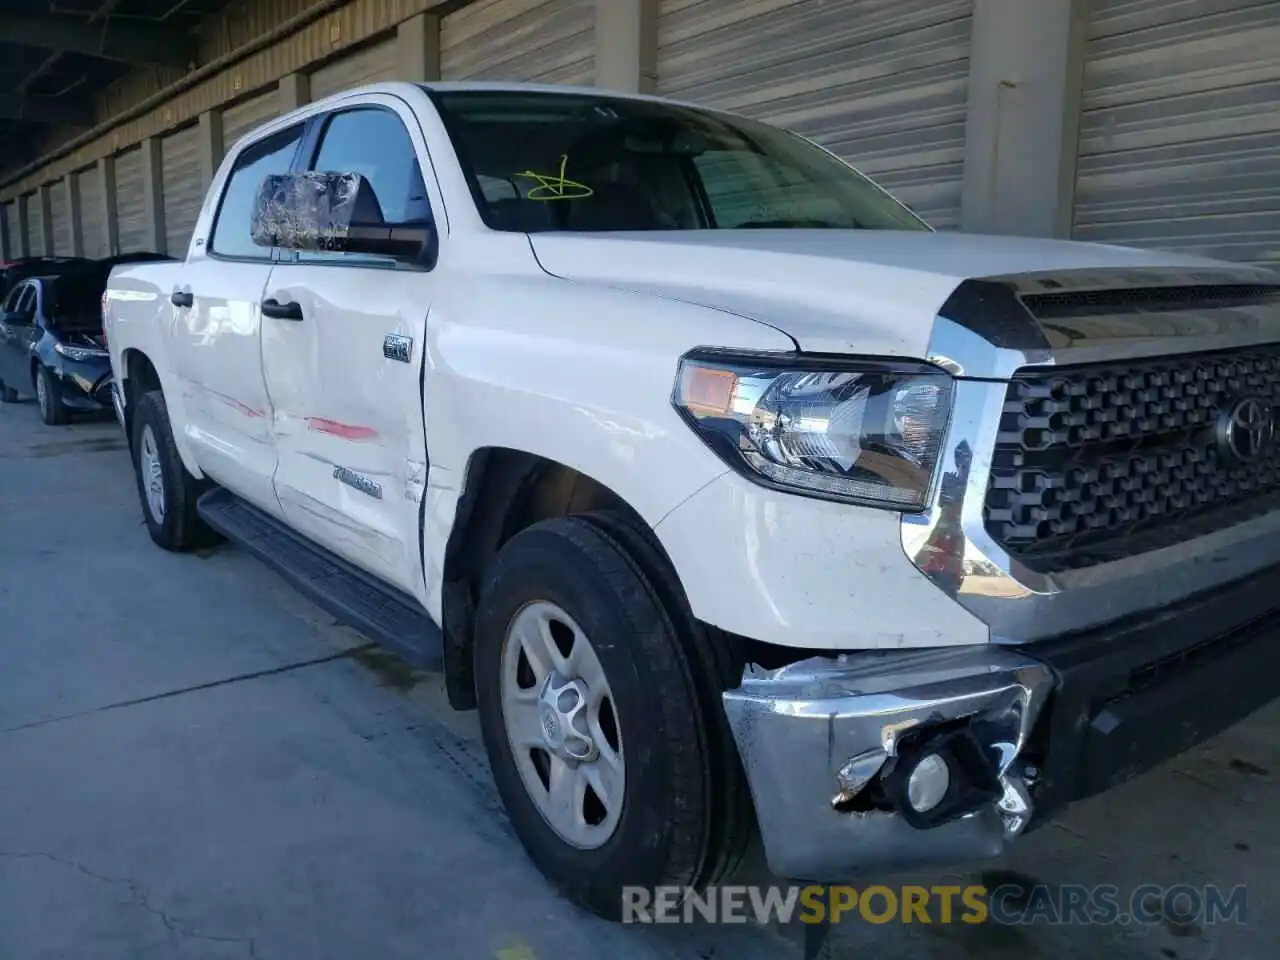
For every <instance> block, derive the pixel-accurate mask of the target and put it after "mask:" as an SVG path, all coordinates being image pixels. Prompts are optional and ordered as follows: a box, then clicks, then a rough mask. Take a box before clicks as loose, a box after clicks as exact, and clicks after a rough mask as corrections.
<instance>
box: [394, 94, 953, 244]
mask: <svg viewBox="0 0 1280 960" xmlns="http://www.w3.org/2000/svg"><path fill="white" fill-rule="evenodd" d="M418 86H419V89H421V90H422V91H423V92H424V93H425V94H426V95H427V97H428V98H429V99H430V100H431V103H432V105H433V106H434V107H435V108H436V113H437V115H438V117H439V119H440V123H441V125H442V126H443V127H444V129H445V132H446V133H447V134H448V136H449V140H450V146H451V147H452V148H453V152H454V156H455V157H456V158H457V161H458V165H459V167H460V168H461V172H462V176H463V180H464V181H465V183H466V185H467V188H468V191H469V193H470V194H471V202H472V204H473V206H474V209H475V211H476V214H477V216H478V217H479V218H480V221H481V223H483V224H484V226H485V227H486V228H488V229H489V230H492V231H494V232H497V233H517V234H519V233H529V231H528V230H524V229H520V228H518V227H513V226H509V225H504V224H501V223H498V222H496V218H495V217H494V215H493V211H492V209H491V207H490V203H489V200H488V199H487V198H486V197H485V196H484V192H483V189H482V187H481V182H480V179H481V175H480V174H478V173H477V171H476V169H475V166H474V165H473V163H472V161H471V158H470V156H469V153H468V149H467V146H466V143H465V141H464V139H463V138H462V137H461V136H460V135H459V133H460V132H459V121H458V117H457V116H456V114H455V113H454V112H453V110H452V108H451V107H450V106H449V103H448V101H449V100H451V99H463V98H471V97H475V98H477V99H478V98H481V97H484V96H506V97H511V96H528V97H531V98H564V99H573V100H577V101H585V102H587V103H591V102H595V103H599V104H600V105H604V106H608V105H611V104H644V105H646V106H653V107H658V108H661V109H666V110H670V111H672V112H673V113H674V114H677V115H678V114H681V113H688V114H693V115H694V116H695V117H698V118H699V119H709V120H711V121H713V122H716V123H720V124H724V125H726V126H728V127H729V128H730V129H732V130H734V131H735V132H739V133H742V134H744V135H746V136H747V137H751V136H752V135H753V134H754V135H755V136H757V137H758V136H761V135H763V136H765V137H770V138H777V139H779V140H781V141H783V142H788V141H789V143H788V146H790V147H792V148H793V149H795V150H796V151H797V152H803V151H808V152H813V153H814V154H816V155H819V156H821V162H823V163H826V164H829V165H830V169H831V170H832V171H835V170H839V171H841V172H842V173H844V174H847V176H848V178H849V181H850V183H851V184H856V185H857V186H858V187H861V188H863V189H866V190H867V191H868V192H869V193H873V194H874V195H875V196H876V199H878V200H880V201H882V203H883V205H884V210H885V211H886V215H889V213H888V212H889V211H891V213H892V215H893V216H894V219H897V220H900V222H899V223H897V224H895V225H894V226H883V227H881V226H873V227H854V226H850V227H836V228H819V229H830V230H837V231H838V230H860V231H861V230H867V231H879V230H885V231H889V230H900V231H905V232H922V233H923V232H928V233H932V232H935V230H934V227H933V226H932V225H931V224H930V223H929V222H928V221H927V220H925V219H924V218H923V217H922V216H920V214H918V213H916V212H915V211H914V210H912V209H911V208H910V207H908V206H907V205H906V204H905V203H903V202H902V201H901V200H899V199H898V198H897V197H895V196H894V195H893V194H892V193H890V192H889V191H888V190H886V189H885V188H884V187H882V186H881V185H880V184H878V183H877V182H876V181H875V180H873V179H872V178H871V177H869V176H867V175H866V174H864V173H862V172H861V171H860V170H858V169H857V168H856V167H855V166H853V164H851V163H849V162H848V161H846V160H844V159H843V158H841V157H840V156H838V155H837V154H835V153H834V152H833V151H831V150H829V149H827V148H826V147H824V146H822V145H821V144H819V143H816V142H814V141H813V140H810V139H809V138H807V137H804V136H801V135H800V134H798V133H796V132H795V131H793V130H789V129H787V128H785V127H781V126H777V125H775V124H770V123H765V122H762V121H759V120H753V119H751V118H750V117H744V116H742V115H740V114H735V113H730V112H728V111H724V110H716V109H712V108H709V107H704V106H701V105H698V104H691V103H684V102H681V101H676V100H668V99H665V98H662V97H652V96H644V95H637V96H628V95H625V94H619V93H615V92H613V91H604V90H600V91H597V90H593V89H584V88H579V87H566V88H564V89H555V88H551V87H547V86H543V85H532V86H529V87H520V86H514V85H512V86H507V85H501V84H493V85H483V86H482V85H476V86H465V85H461V84H459V85H450V86H445V87H441V86H439V85H435V84H419V85H418ZM700 192H701V191H700ZM735 229H742V228H741V227H728V228H726V227H718V226H717V227H710V226H700V227H678V228H674V229H673V230H672V232H677V233H685V232H690V233H722V232H729V231H731V230H735ZM775 229H780V230H797V229H815V228H806V227H791V226H788V227H778V228H775ZM546 232H549V233H575V232H591V231H573V230H567V229H565V230H562V229H556V230H550V231H546ZM609 232H616V233H620V234H623V235H625V234H628V233H640V232H645V231H643V230H640V229H637V230H615V231H609Z"/></svg>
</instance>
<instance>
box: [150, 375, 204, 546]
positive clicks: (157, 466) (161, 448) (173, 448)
mask: <svg viewBox="0 0 1280 960" xmlns="http://www.w3.org/2000/svg"><path fill="white" fill-rule="evenodd" d="M130 447H131V449H132V452H133V468H134V474H135V476H136V477H137V481H138V498H139V500H141V502H142V516H143V519H144V520H145V521H146V524H147V532H148V533H149V534H150V535H151V539H152V540H154V541H155V543H156V544H157V545H158V546H161V547H163V548H164V549H166V550H175V551H181V550H191V549H194V548H196V547H203V546H209V545H210V544H213V543H216V542H217V540H218V536H217V534H216V533H214V532H213V530H211V529H210V528H209V526H208V525H207V524H206V523H205V522H204V521H203V520H201V519H200V517H199V515H198V514H197V513H196V501H197V500H198V499H199V498H200V495H201V494H202V493H204V492H205V491H206V490H207V489H208V488H209V484H208V483H207V482H205V481H202V480H198V479H196V477H195V476H193V475H192V474H191V472H190V471H189V470H187V468H186V466H185V465H184V464H183V462H182V457H181V455H180V454H179V453H178V447H177V444H175V443H174V441H173V431H172V429H171V428H170V426H169V411H168V409H167V408H166V407H165V403H164V394H162V393H161V392H160V391H159V390H153V391H151V392H150V393H146V394H143V395H142V397H141V398H139V400H138V409H137V412H136V413H135V414H134V416H133V436H132V442H131V443H130Z"/></svg>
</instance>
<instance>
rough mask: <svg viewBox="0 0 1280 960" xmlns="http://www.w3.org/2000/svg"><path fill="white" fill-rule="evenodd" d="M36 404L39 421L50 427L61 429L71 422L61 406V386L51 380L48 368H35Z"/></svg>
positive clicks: (69, 416) (65, 410)
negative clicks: (38, 406) (38, 411)
mask: <svg viewBox="0 0 1280 960" xmlns="http://www.w3.org/2000/svg"><path fill="white" fill-rule="evenodd" d="M35 387H36V402H37V403H38V404H39V405H40V419H41V420H43V421H44V422H45V423H47V424H48V425H49V426H51V427H61V426H65V425H66V424H68V423H70V422H71V415H70V414H68V413H67V408H66V407H64V406H63V405H62V385H61V384H59V383H58V381H57V380H55V379H54V378H53V375H52V374H51V373H49V370H48V368H46V367H44V366H37V367H36V375H35Z"/></svg>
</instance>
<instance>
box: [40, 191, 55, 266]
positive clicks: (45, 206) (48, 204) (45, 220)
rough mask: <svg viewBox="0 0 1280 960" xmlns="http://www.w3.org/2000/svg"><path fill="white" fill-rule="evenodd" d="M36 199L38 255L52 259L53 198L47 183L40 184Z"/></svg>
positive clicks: (53, 251)
mask: <svg viewBox="0 0 1280 960" xmlns="http://www.w3.org/2000/svg"><path fill="white" fill-rule="evenodd" d="M36 197H37V198H38V201H39V203H40V247H41V250H40V253H42V254H44V255H45V256H46V257H52V256H53V255H54V253H55V250H54V247H53V198H52V197H51V196H50V195H49V185H48V184H47V183H42V184H40V189H39V190H38V191H37V192H36Z"/></svg>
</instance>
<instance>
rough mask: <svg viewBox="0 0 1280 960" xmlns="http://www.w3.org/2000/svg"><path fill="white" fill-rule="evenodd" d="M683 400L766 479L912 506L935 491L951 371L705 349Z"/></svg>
mask: <svg viewBox="0 0 1280 960" xmlns="http://www.w3.org/2000/svg"><path fill="white" fill-rule="evenodd" d="M674 401H675V405H676V409H677V410H679V411H680V412H681V413H682V414H683V415H684V417H685V419H686V420H687V421H688V422H689V423H690V425H691V426H692V427H693V428H694V430H696V431H697V433H698V434H699V435H700V436H701V437H702V439H703V440H705V441H706V442H707V443H708V444H709V445H710V446H711V448H712V449H713V450H715V451H716V452H717V453H718V454H720V456H721V457H722V458H724V460H725V461H726V462H728V463H729V464H730V465H731V466H733V467H735V468H737V469H738V470H740V471H741V472H742V473H744V474H746V476H748V477H749V478H750V479H752V480H754V481H756V482H757V483H761V484H763V485H765V486H770V487H777V488H781V489H785V490H790V491H793V492H796V493H807V494H810V495H812V496H817V497H823V498H825V499H829V500H840V501H844V502H848V503H861V504H867V505H871V506H877V507H887V508H890V509H895V510H904V511H910V510H919V509H921V508H923V507H924V505H925V503H926V502H927V499H928V496H929V487H930V484H931V483H932V480H933V473H934V467H935V466H936V464H937V462H938V452H939V450H940V448H941V446H942V438H943V434H944V432H945V430H946V426H947V419H948V416H949V415H950V411H951V378H950V377H949V376H948V375H947V374H945V373H943V372H942V371H940V370H939V369H938V368H937V367H932V366H928V365H925V364H914V363H897V362H892V361H884V362H881V361H874V360H869V361H858V360H849V361H844V360H839V359H836V360H832V359H830V358H808V357H803V356H791V357H775V358H764V357H751V356H745V355H742V356H732V355H730V354H713V353H702V352H698V353H693V354H689V355H688V356H686V357H685V358H684V359H683V360H682V361H681V362H680V371H679V375H678V377H677V380H676V388H675V395H674Z"/></svg>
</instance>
